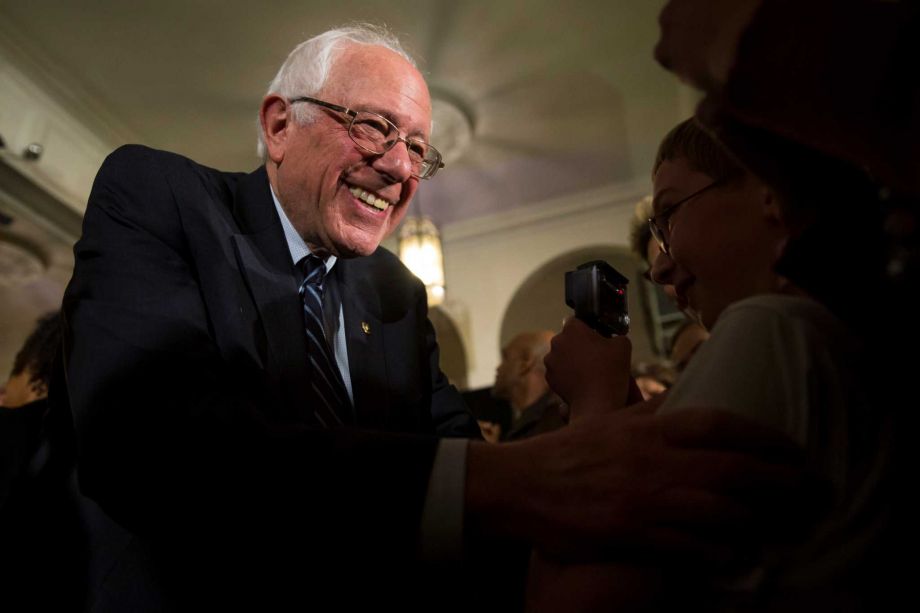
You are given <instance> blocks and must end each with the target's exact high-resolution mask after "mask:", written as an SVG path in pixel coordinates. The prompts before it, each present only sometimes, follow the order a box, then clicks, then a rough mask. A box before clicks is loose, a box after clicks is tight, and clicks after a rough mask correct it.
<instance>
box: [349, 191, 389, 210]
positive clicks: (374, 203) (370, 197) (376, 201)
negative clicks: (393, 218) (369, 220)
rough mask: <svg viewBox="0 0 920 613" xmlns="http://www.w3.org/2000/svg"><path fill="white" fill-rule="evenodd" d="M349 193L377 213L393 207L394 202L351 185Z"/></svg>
mask: <svg viewBox="0 0 920 613" xmlns="http://www.w3.org/2000/svg"><path fill="white" fill-rule="evenodd" d="M348 191H350V192H351V194H352V196H354V197H355V198H357V199H358V200H360V201H361V202H362V203H364V204H366V205H367V206H368V207H371V208H373V209H375V210H377V211H385V210H387V208H388V207H390V206H392V205H393V203H392V202H389V201H388V200H384V199H383V198H381V197H380V196H378V195H377V194H375V193H373V192H369V191H367V190H365V189H361V188H360V187H354V186H351V185H350V186H348Z"/></svg>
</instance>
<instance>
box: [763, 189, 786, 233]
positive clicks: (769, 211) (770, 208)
mask: <svg viewBox="0 0 920 613" xmlns="http://www.w3.org/2000/svg"><path fill="white" fill-rule="evenodd" d="M762 190H763V191H762V193H761V202H762V203H763V216H764V218H765V219H766V220H767V221H769V222H772V223H777V224H783V223H785V216H784V215H783V209H782V207H781V206H780V204H779V198H777V196H776V192H774V191H773V190H772V189H770V188H769V187H767V186H764V187H763V188H762Z"/></svg>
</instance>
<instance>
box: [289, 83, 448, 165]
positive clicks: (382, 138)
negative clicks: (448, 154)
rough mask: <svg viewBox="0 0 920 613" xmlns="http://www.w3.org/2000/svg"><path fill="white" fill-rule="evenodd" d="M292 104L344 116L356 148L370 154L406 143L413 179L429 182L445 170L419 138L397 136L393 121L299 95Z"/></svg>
mask: <svg viewBox="0 0 920 613" xmlns="http://www.w3.org/2000/svg"><path fill="white" fill-rule="evenodd" d="M290 102H291V104H294V103H295V102H310V103H311V104H318V105H320V106H324V107H326V108H327V109H332V110H333V111H337V112H339V113H343V114H344V115H346V116H347V117H348V118H349V122H348V136H350V137H351V140H353V141H354V143H355V144H356V145H358V147H360V148H361V149H363V150H364V151H367V152H368V153H373V154H375V155H381V154H384V153H386V152H387V151H389V150H390V149H392V148H393V147H395V146H396V144H397V143H400V142H402V143H406V149H408V151H409V161H410V162H411V163H412V171H411V172H412V176H413V177H416V178H418V179H430V178H431V177H433V176H434V173H436V172H438V170H439V169H441V168H444V162H443V161H441V153H440V152H439V151H438V150H437V149H435V148H434V147H432V146H431V145H429V144H428V143H426V142H425V141H423V140H420V139H418V138H404V137H402V136H400V134H399V128H398V127H396V124H394V123H393V122H392V121H390V120H389V119H387V118H386V117H384V116H383V115H378V114H377V113H372V112H370V111H355V110H352V109H349V108H346V107H344V106H339V105H338V104H332V103H330V102H323V101H322V100H317V99H316V98H308V97H307V96H301V97H299V98H293V99H291V101H290Z"/></svg>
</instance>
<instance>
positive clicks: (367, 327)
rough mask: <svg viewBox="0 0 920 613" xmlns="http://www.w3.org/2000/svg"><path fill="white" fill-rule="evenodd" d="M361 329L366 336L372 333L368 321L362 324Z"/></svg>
mask: <svg viewBox="0 0 920 613" xmlns="http://www.w3.org/2000/svg"><path fill="white" fill-rule="evenodd" d="M361 329H362V330H364V333H365V334H370V333H371V326H370V324H369V323H367V322H366V321H362V322H361Z"/></svg>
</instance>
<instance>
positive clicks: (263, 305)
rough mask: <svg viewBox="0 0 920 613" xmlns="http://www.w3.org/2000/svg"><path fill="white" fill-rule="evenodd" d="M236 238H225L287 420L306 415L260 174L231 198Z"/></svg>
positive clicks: (286, 280) (286, 258)
mask: <svg viewBox="0 0 920 613" xmlns="http://www.w3.org/2000/svg"><path fill="white" fill-rule="evenodd" d="M234 217H235V218H236V219H237V222H238V224H239V227H240V229H241V230H242V232H241V233H239V234H235V235H233V236H232V237H231V240H232V241H233V245H234V247H235V249H236V254H237V258H238V262H239V267H240V272H241V274H242V276H243V280H244V282H245V283H246V286H247V287H248V289H249V292H250V294H251V296H252V299H253V302H254V303H255V305H256V308H257V310H258V312H259V318H260V320H261V322H262V326H263V330H264V332H265V338H266V341H267V345H268V352H269V354H270V355H271V356H272V357H273V360H272V361H271V363H272V364H274V367H275V370H276V373H275V374H276V375H277V376H278V377H279V378H280V380H281V388H282V390H283V393H284V396H285V398H286V399H287V400H288V402H289V407H288V411H286V412H285V413H286V414H287V415H288V416H289V417H293V418H296V417H298V416H302V415H312V412H311V411H309V402H310V398H309V395H308V389H307V388H308V385H307V382H308V381H309V371H308V369H307V348H306V340H305V334H304V324H303V307H302V305H301V303H300V300H299V298H298V293H297V292H298V285H297V278H296V277H295V273H294V265H293V263H292V262H291V253H290V250H289V249H288V246H287V241H286V240H285V237H284V231H283V230H282V229H281V221H280V220H279V219H278V213H277V211H276V210H275V205H274V203H273V202H272V197H271V191H270V190H269V186H268V176H267V174H266V172H265V169H264V168H260V169H259V170H257V171H256V172H254V173H252V174H250V175H247V176H245V177H244V178H243V179H242V180H241V181H240V183H239V185H238V187H237V191H236V193H235V195H234Z"/></svg>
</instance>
